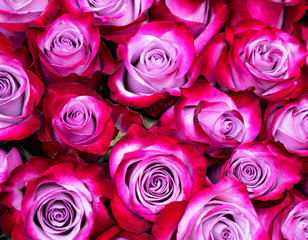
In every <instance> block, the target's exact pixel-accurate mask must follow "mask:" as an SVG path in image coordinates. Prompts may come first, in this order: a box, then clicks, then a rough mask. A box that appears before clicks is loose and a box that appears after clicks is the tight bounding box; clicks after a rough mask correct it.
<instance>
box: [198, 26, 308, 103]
mask: <svg viewBox="0 0 308 240" xmlns="http://www.w3.org/2000/svg"><path fill="white" fill-rule="evenodd" d="M217 38H218V39H219V40H217V41H214V40H213V42H212V43H213V45H212V46H211V47H210V49H211V50H212V53H215V55H216V56H217V57H216V58H215V57H214V58H215V60H214V61H213V56H211V55H210V56H209V53H208V52H206V55H205V56H204V59H205V63H204V68H210V69H213V72H210V73H208V75H205V77H206V78H208V79H209V81H210V82H215V81H217V83H218V84H219V85H220V86H221V87H223V88H227V89H231V90H233V91H242V90H251V91H253V92H254V93H255V94H256V95H258V96H259V97H261V98H265V99H267V100H270V101H275V100H280V99H282V98H285V97H288V96H289V95H290V94H291V93H292V92H293V91H294V90H295V89H296V88H297V87H298V88H300V87H301V86H299V85H298V80H299V77H300V75H301V69H300V68H301V66H302V65H303V64H304V63H305V60H306V56H307V51H306V49H305V47H304V46H303V45H302V44H301V43H300V42H299V41H298V40H297V39H296V38H294V37H292V36H290V35H289V34H287V33H285V32H283V31H281V30H278V29H276V28H271V27H267V26H265V25H264V24H262V23H261V22H258V21H249V23H248V22H247V21H242V22H240V23H239V24H238V25H237V26H236V27H230V28H228V29H227V30H226V32H225V35H224V37H223V38H222V37H221V36H218V37H217ZM213 64H215V65H213Z"/></svg>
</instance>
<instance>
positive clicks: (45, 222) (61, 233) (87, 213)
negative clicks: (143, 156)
mask: <svg viewBox="0 0 308 240" xmlns="http://www.w3.org/2000/svg"><path fill="white" fill-rule="evenodd" d="M112 188H113V185H112V183H111V182H110V180H109V179H108V178H107V177H106V175H105V173H104V171H103V169H102V167H101V166H99V165H96V164H91V165H90V164H86V163H83V162H81V161H79V160H77V159H76V158H75V157H74V156H71V155H58V156H57V157H56V158H54V159H53V160H52V161H50V160H48V159H44V158H41V157H32V158H31V159H30V160H28V161H27V163H26V164H25V165H23V166H20V167H18V168H16V169H15V171H14V172H13V173H12V175H11V177H10V178H9V179H8V180H7V181H6V182H5V183H4V184H3V193H2V195H1V196H0V202H1V204H2V205H4V206H5V207H7V208H8V209H9V211H7V212H6V213H5V214H4V215H2V216H1V219H0V220H1V222H2V225H1V226H2V227H3V230H4V231H7V230H9V229H13V231H12V238H13V239H37V240H38V239H89V238H90V237H95V236H98V235H99V234H100V233H102V232H103V231H104V230H106V229H107V228H109V227H110V226H111V225H112V224H113V220H111V218H110V217H109V215H108V213H107V210H106V209H105V206H104V204H103V201H105V200H106V199H111V198H112V191H113V190H112ZM3 221H6V224H3ZM98 223H99V224H98ZM4 227H5V228H4ZM7 234H8V235H10V234H9V233H7Z"/></svg>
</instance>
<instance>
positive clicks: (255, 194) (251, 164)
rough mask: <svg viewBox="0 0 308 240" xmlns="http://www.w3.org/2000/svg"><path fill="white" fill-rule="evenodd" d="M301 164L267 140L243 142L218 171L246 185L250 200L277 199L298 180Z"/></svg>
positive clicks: (296, 158)
mask: <svg viewBox="0 0 308 240" xmlns="http://www.w3.org/2000/svg"><path fill="white" fill-rule="evenodd" d="M302 164H303V161H302V159H300V158H299V157H298V156H297V155H292V154H289V153H288V152H287V151H285V150H284V149H283V147H282V146H281V145H278V144H277V145H276V144H274V143H273V142H272V141H270V140H265V141H264V142H253V143H245V144H242V145H241V146H239V147H238V148H236V149H235V150H234V152H233V153H232V155H231V158H230V159H229V160H227V161H226V163H225V164H224V166H223V167H222V169H221V177H224V176H229V177H232V178H235V179H237V180H238V181H240V182H242V183H243V184H245V185H246V186H247V190H248V193H249V198H254V199H257V200H260V201H268V200H277V199H279V198H282V197H283V193H284V191H285V190H287V189H289V190H291V189H292V188H293V185H294V184H296V183H298V182H299V181H300V180H301V175H300V171H301V169H302Z"/></svg>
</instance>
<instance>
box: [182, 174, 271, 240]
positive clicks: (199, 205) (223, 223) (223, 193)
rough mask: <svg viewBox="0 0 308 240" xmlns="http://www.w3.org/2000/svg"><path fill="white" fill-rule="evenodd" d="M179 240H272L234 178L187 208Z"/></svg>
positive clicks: (219, 185) (223, 180) (193, 200)
mask: <svg viewBox="0 0 308 240" xmlns="http://www.w3.org/2000/svg"><path fill="white" fill-rule="evenodd" d="M176 239H177V240H180V239H191V240H192V239H202V240H203V239H204V240H205V239H208V240H210V239H240V240H247V239H250V240H253V239H256V240H257V239H258V240H261V239H264V240H265V239H269V238H268V236H267V234H266V232H265V230H264V228H263V226H262V224H261V222H260V221H259V219H258V217H257V214H256V212H255V210H254V207H253V205H252V204H251V202H250V200H249V199H248V195H247V191H246V187H245V185H243V184H241V183H240V182H238V181H236V180H234V179H232V178H227V177H226V178H223V179H222V180H221V181H220V182H219V183H217V184H216V185H213V186H211V187H209V188H205V189H203V190H202V191H200V192H199V193H198V194H197V195H196V196H195V197H194V198H193V199H191V200H190V202H189V203H188V205H187V208H186V210H185V213H184V215H183V217H182V219H181V221H180V222H179V224H178V228H177V233H176Z"/></svg>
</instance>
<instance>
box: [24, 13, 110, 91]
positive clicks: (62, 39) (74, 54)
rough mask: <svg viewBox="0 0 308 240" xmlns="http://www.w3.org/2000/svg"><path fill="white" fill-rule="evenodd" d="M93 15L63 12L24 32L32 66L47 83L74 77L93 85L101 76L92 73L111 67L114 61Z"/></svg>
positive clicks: (68, 80)
mask: <svg viewBox="0 0 308 240" xmlns="http://www.w3.org/2000/svg"><path fill="white" fill-rule="evenodd" d="M93 19H94V18H93V15H92V14H90V13H70V14H64V15H62V16H60V17H59V18H58V19H56V20H55V21H54V22H52V23H51V24H50V25H48V26H47V27H46V29H31V30H30V31H29V32H28V38H29V49H30V51H31V54H32V56H33V59H34V67H35V70H36V72H37V74H38V75H39V76H40V77H41V78H42V79H44V81H45V82H46V83H47V84H49V83H55V82H63V81H65V82H76V81H77V82H81V83H87V84H88V85H90V86H93V85H94V86H95V84H97V83H96V81H100V80H101V79H100V78H101V77H102V75H101V74H100V75H98V76H96V75H94V74H95V73H96V74H98V72H97V71H104V72H109V71H112V69H113V67H114V65H113V64H114V62H113V60H112V58H111V56H110V53H109V50H108V49H107V48H106V46H105V45H104V43H103V42H101V41H100V33H99V29H98V28H97V27H96V26H94V24H93ZM93 75H94V77H93ZM97 78H99V79H97ZM89 81H90V82H89ZM88 82H89V83H88Z"/></svg>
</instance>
